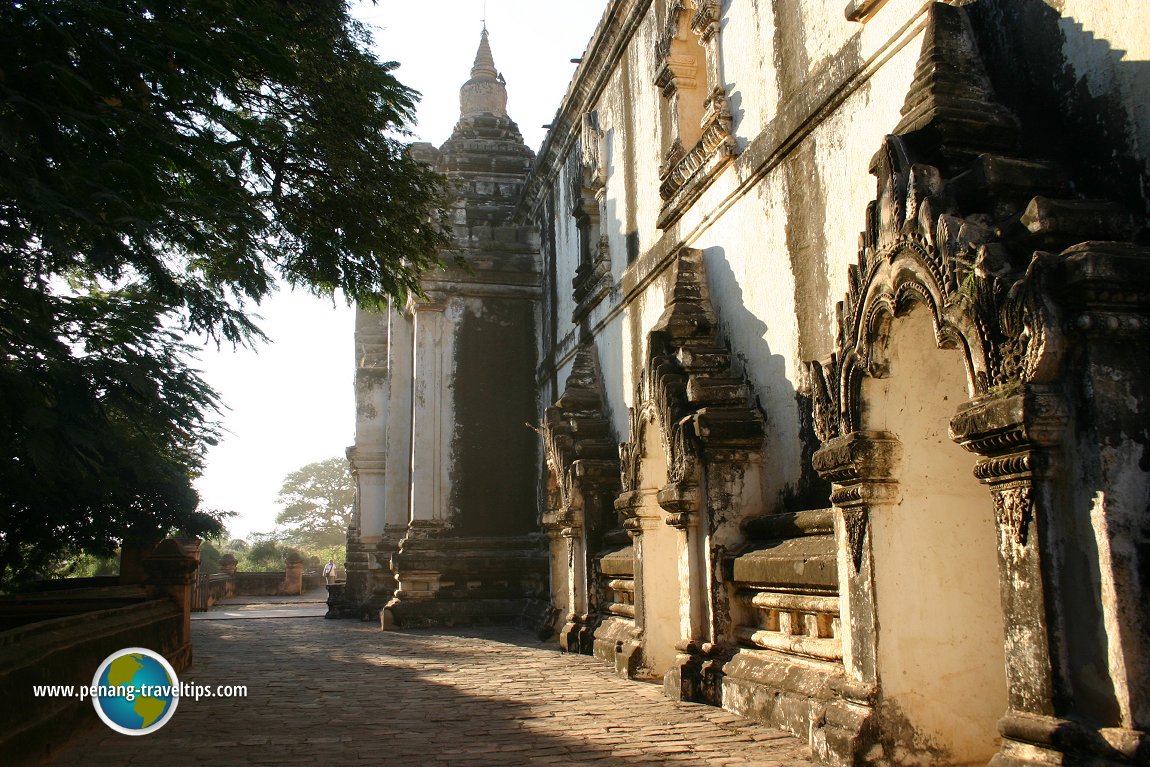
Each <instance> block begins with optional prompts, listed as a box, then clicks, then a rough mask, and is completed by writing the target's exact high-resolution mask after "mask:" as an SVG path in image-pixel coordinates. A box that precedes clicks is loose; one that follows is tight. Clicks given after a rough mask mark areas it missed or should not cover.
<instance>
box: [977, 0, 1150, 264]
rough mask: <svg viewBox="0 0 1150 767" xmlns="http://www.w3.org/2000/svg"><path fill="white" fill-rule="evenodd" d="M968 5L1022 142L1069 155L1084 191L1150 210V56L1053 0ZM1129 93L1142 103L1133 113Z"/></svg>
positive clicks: (1034, 150) (1146, 235)
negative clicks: (1130, 56) (1141, 57)
mask: <svg viewBox="0 0 1150 767" xmlns="http://www.w3.org/2000/svg"><path fill="white" fill-rule="evenodd" d="M967 12H968V14H969V16H970V20H971V23H972V25H973V26H974V30H975V34H976V35H977V37H978V43H979V46H980V48H981V53H982V55H983V58H984V60H985V61H986V64H987V71H988V73H989V75H990V78H991V81H992V83H993V85H994V88H995V91H996V93H997V96H998V99H999V100H1000V101H1001V102H1002V103H1003V104H1005V105H1006V106H1008V107H1010V108H1011V109H1012V110H1014V112H1015V113H1016V114H1017V115H1018V116H1019V117H1020V118H1021V120H1022V124H1023V125H1025V126H1026V131H1025V132H1024V134H1023V141H1024V144H1025V145H1024V147H1023V150H1024V151H1026V152H1027V153H1030V154H1032V155H1033V156H1037V157H1047V158H1050V159H1054V160H1057V161H1059V162H1060V163H1062V164H1063V165H1064V166H1065V167H1066V168H1067V170H1068V171H1069V172H1070V177H1071V178H1072V179H1074V180H1075V183H1076V184H1077V191H1078V192H1079V194H1081V195H1083V196H1085V197H1090V198H1098V199H1111V200H1114V201H1116V202H1120V203H1122V204H1124V205H1125V206H1126V207H1127V208H1129V210H1130V211H1131V212H1132V213H1136V214H1139V215H1143V216H1145V215H1147V214H1150V201H1148V194H1147V192H1148V191H1150V61H1129V60H1127V59H1126V56H1127V52H1126V51H1123V50H1121V49H1117V48H1114V47H1112V46H1111V45H1110V43H1108V42H1107V41H1106V40H1101V39H1099V38H1097V37H1095V36H1094V34H1093V33H1092V32H1090V31H1089V30H1087V29H1085V28H1084V27H1083V25H1082V24H1081V23H1080V22H1078V21H1076V20H1075V19H1074V18H1073V17H1071V16H1062V15H1061V14H1060V13H1059V12H1058V11H1056V10H1054V9H1053V8H1051V7H1050V5H1048V4H1047V3H1046V2H1044V0H981V2H977V3H974V4H972V5H969V6H967ZM1139 12H1142V13H1144V10H1143V9H1139V10H1137V11H1134V13H1136V14H1137V13H1139ZM1067 53H1069V54H1070V55H1072V56H1073V57H1074V59H1075V61H1076V62H1077V63H1078V64H1079V66H1082V67H1083V68H1084V71H1082V72H1078V71H1076V70H1075V69H1074V67H1073V66H1072V65H1071V64H1070V62H1069V61H1068V60H1067V58H1066V56H1067ZM1019 62H1027V63H1028V66H1019ZM1124 101H1125V103H1127V104H1136V105H1141V107H1140V108H1139V107H1135V109H1136V112H1135V113H1133V114H1132V113H1131V112H1130V111H1128V109H1127V108H1126V106H1124V103H1123V102H1124ZM1139 144H1141V145H1142V146H1141V151H1142V153H1143V156H1142V157H1141V159H1140V158H1139ZM1138 239H1139V240H1140V241H1141V242H1143V243H1145V242H1150V232H1148V231H1147V229H1146V228H1143V230H1142V231H1141V233H1140V234H1139V237H1138Z"/></svg>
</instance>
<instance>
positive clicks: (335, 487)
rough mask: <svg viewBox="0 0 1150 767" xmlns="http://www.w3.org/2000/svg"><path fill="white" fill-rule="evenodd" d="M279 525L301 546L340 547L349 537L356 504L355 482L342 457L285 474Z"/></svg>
mask: <svg viewBox="0 0 1150 767" xmlns="http://www.w3.org/2000/svg"><path fill="white" fill-rule="evenodd" d="M278 500H279V503H280V505H281V506H282V507H283V508H282V510H281V511H280V513H279V514H278V515H277V516H276V524H277V525H283V526H284V528H285V532H286V534H287V538H288V540H290V541H291V542H293V543H296V544H298V545H301V546H307V547H311V548H317V549H318V548H324V547H331V546H338V545H340V544H342V543H343V542H344V540H345V539H346V537H347V527H348V525H350V524H351V523H352V513H353V507H354V504H355V482H354V481H353V480H352V477H351V469H350V468H349V466H348V463H347V460H346V459H343V458H329V459H327V460H326V461H316V462H315V463H309V464H308V465H307V466H304V467H302V468H300V469H297V470H296V471H293V472H292V473H291V474H288V475H287V476H286V477H284V482H283V487H281V488H280V494H279V499H278Z"/></svg>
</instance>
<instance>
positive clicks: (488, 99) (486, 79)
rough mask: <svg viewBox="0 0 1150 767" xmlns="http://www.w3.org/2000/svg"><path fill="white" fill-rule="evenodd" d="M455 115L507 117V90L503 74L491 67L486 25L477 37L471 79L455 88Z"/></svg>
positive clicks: (491, 60)
mask: <svg viewBox="0 0 1150 767" xmlns="http://www.w3.org/2000/svg"><path fill="white" fill-rule="evenodd" d="M459 113H460V116H462V117H470V116H473V115H477V114H493V115H497V116H501V117H502V116H506V114H507V88H506V84H505V82H504V80H503V75H501V74H499V70H498V69H496V68H495V57H494V56H492V55H491V42H490V40H489V36H488V34H487V24H486V22H484V25H483V31H482V32H481V33H480V35H479V49H478V50H476V51H475V63H474V64H472V66H471V79H470V80H468V81H467V82H465V83H464V84H463V87H462V88H460V89H459Z"/></svg>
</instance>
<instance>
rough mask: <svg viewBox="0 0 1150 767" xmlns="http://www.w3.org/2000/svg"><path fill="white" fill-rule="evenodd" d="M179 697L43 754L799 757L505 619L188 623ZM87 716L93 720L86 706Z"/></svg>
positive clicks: (544, 761) (318, 758) (803, 765)
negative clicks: (439, 625) (402, 628)
mask: <svg viewBox="0 0 1150 767" xmlns="http://www.w3.org/2000/svg"><path fill="white" fill-rule="evenodd" d="M193 632H194V637H195V647H196V659H195V664H194V665H193V667H192V668H191V669H189V670H188V671H186V672H184V674H183V675H181V681H184V682H195V683H198V684H207V685H213V686H214V685H217V684H246V685H248V696H247V697H246V698H235V699H210V700H209V699H201V700H199V701H195V700H191V699H184V700H181V702H180V704H179V708H178V710H177V711H176V713H175V715H174V716H173V717H172V720H171V721H170V722H169V723H168V724H167V725H166V726H165V727H164V728H163V729H161V730H160V731H158V732H156V733H153V734H151V735H146V736H142V737H130V736H126V735H120V734H117V733H115V732H112V731H111V730H109V729H108V728H106V727H104V726H103V725H102V724H98V723H95V724H93V725H92V726H91V727H90V728H89V729H87V730H85V731H84V732H82V733H81V734H80V735H78V736H77V737H76V738H74V739H73V740H71V741H69V743H67V744H66V745H65V746H63V747H62V748H61V749H60V751H58V752H57V754H56V755H55V757H54V759H52V760H51V761H50V762H49V764H53V765H61V766H64V765H77V766H79V765H85V766H89V765H112V764H115V765H149V766H151V765H164V766H165V767H175V766H177V765H213V767H229V766H230V765H283V764H308V765H311V764H332V765H339V766H340V767H359V766H360V765H373V766H375V765H385V766H388V765H395V766H396V767H399V766H402V767H455V766H456V765H458V767H488V766H491V767H494V766H496V765H498V766H499V767H504V766H510V765H573V766H579V765H595V766H596V767H607V765H619V766H620V767H630V766H631V765H662V764H673V765H707V766H709V767H710V766H715V767H718V766H720V765H730V766H731V767H735V766H736V765H741V766H743V767H749V766H752V765H753V766H755V767H767V766H768V765H773V766H775V767H810V765H811V764H812V763H811V762H809V761H807V758H809V755H810V754H809V751H808V750H807V749H806V748H805V746H803V744H801V743H800V742H799V741H797V740H795V739H794V738H791V737H789V736H788V735H786V734H785V733H782V732H779V731H777V730H772V729H769V728H767V727H764V726H762V725H758V724H754V723H751V722H748V721H747V720H745V719H743V718H741V717H738V716H735V715H733V714H730V713H727V712H725V711H722V710H721V709H717V708H713V707H710V706H703V705H698V704H684V703H677V702H675V701H672V700H670V699H668V698H666V697H664V696H663V694H662V691H661V689H660V688H659V687H658V686H655V685H650V684H642V683H638V682H627V681H624V680H621V679H619V678H618V677H616V676H615V675H614V674H613V673H612V672H611V671H609V670H608V669H607V667H606V666H604V665H603V664H602V663H600V662H599V661H597V660H595V659H593V658H589V657H586V656H574V655H566V654H563V653H560V652H559V651H558V650H557V649H556V647H555V645H554V644H543V643H540V642H536V641H534V640H533V639H532V638H531V637H530V636H529V635H527V634H524V633H522V632H519V631H516V630H513V629H483V630H469V631H459V632H451V633H443V632H433V631H412V632H381V631H380V630H379V629H378V628H376V627H375V626H373V625H371V624H364V623H359V622H353V621H326V620H323V619H317V618H296V619H282V618H281V619H244V620H219V621H215V620H212V621H197V622H196V623H195V624H193ZM93 719H94V717H93Z"/></svg>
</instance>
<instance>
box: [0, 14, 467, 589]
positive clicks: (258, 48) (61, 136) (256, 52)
mask: <svg viewBox="0 0 1150 767" xmlns="http://www.w3.org/2000/svg"><path fill="white" fill-rule="evenodd" d="M0 32H2V34H3V39H4V40H6V41H7V42H8V44H7V45H4V46H0V251H2V253H0V584H2V583H3V582H4V581H5V580H10V579H17V580H18V579H20V578H22V577H28V576H29V575H30V574H31V573H32V572H34V571H36V570H37V569H41V570H43V569H48V568H50V567H51V566H52V565H53V563H54V562H56V561H58V560H59V559H60V558H61V557H65V556H68V555H69V554H71V553H75V552H77V551H91V552H93V553H95V554H101V555H107V554H110V553H111V551H112V550H113V549H114V547H115V546H116V545H118V542H119V541H120V540H121V539H122V538H123V536H124V535H125V534H126V531H127V530H129V529H133V530H136V531H154V532H156V533H164V532H168V531H171V530H180V531H183V532H185V533H190V534H198V535H213V534H217V533H219V532H220V530H221V529H222V527H221V519H220V516H219V515H218V514H214V513H210V512H202V511H198V510H197V506H198V498H197V496H196V493H195V491H194V490H193V489H192V486H191V480H192V479H193V478H194V477H195V476H196V475H197V474H198V473H199V471H200V469H201V467H202V463H203V457H204V451H205V449H206V448H207V447H208V446H210V445H212V444H214V443H215V441H216V440H217V438H218V431H217V427H216V426H215V424H214V420H213V419H214V418H215V417H216V412H217V408H218V406H219V402H218V398H217V395H216V393H215V392H213V391H212V390H211V389H210V388H209V387H208V386H207V385H206V384H205V383H204V382H203V381H202V380H201V379H200V378H199V376H198V375H197V373H196V371H195V370H194V368H193V362H192V347H191V346H188V345H186V344H185V343H184V342H183V341H182V339H183V338H185V337H186V336H187V335H188V334H192V335H196V334H202V335H204V336H206V337H208V338H211V339H214V340H216V342H220V341H227V342H231V343H252V342H255V341H257V340H258V339H260V338H261V337H262V334H261V333H260V331H259V330H258V328H257V327H256V326H255V324H254V323H253V321H252V319H251V317H250V316H249V312H250V310H251V307H253V306H254V305H256V304H258V303H259V302H260V300H261V299H263V298H265V297H266V296H267V295H268V294H269V293H270V292H271V291H272V290H273V289H274V286H275V283H276V280H277V279H279V280H284V281H286V282H287V283H288V284H290V285H292V286H298V287H301V288H302V289H305V290H308V291H311V292H313V293H315V294H318V295H324V296H331V295H334V293H335V292H336V291H337V290H338V291H342V292H343V294H344V295H345V296H346V297H347V299H348V300H354V301H358V302H360V303H361V304H365V305H373V304H378V303H380V302H381V301H383V300H385V299H386V298H387V297H388V296H397V297H398V296H403V295H404V294H406V293H407V292H408V291H412V290H418V279H419V274H420V272H421V271H422V270H424V269H426V268H428V267H430V266H432V265H434V264H436V263H438V256H437V253H438V251H439V249H440V248H441V247H443V246H444V245H446V238H447V235H446V234H445V229H444V228H443V226H442V222H443V221H444V220H445V219H444V216H445V214H444V204H445V203H444V186H443V183H442V179H441V178H440V177H439V176H437V175H436V174H435V173H433V172H432V171H431V170H430V169H428V168H427V167H426V166H423V165H421V164H419V163H417V162H415V161H414V160H412V159H411V158H410V156H409V155H407V154H406V152H405V151H404V147H403V144H402V143H401V139H402V135H403V131H404V129H405V127H406V126H407V125H408V124H409V122H410V120H411V117H412V113H413V109H414V104H415V101H416V98H417V94H415V93H414V92H413V91H411V90H410V89H408V88H406V87H404V86H403V85H401V84H400V83H399V82H398V81H397V80H396V79H395V78H394V77H393V76H392V74H391V70H392V69H393V68H394V64H383V63H380V62H379V61H377V60H376V59H375V58H374V57H373V56H372V55H371V54H370V53H368V52H367V45H368V42H369V38H368V35H367V33H366V31H365V30H364V29H363V28H362V27H361V26H359V25H358V24H356V23H355V22H353V21H351V20H350V18H349V16H348V13H347V8H346V4H345V3H344V2H342V1H339V2H336V1H334V0H245V2H242V3H239V2H235V0H196V2H194V3H186V2H174V1H173V0H156V2H149V3H146V4H144V3H139V2H133V1H132V0H23V1H21V2H12V3H4V4H0Z"/></svg>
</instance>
